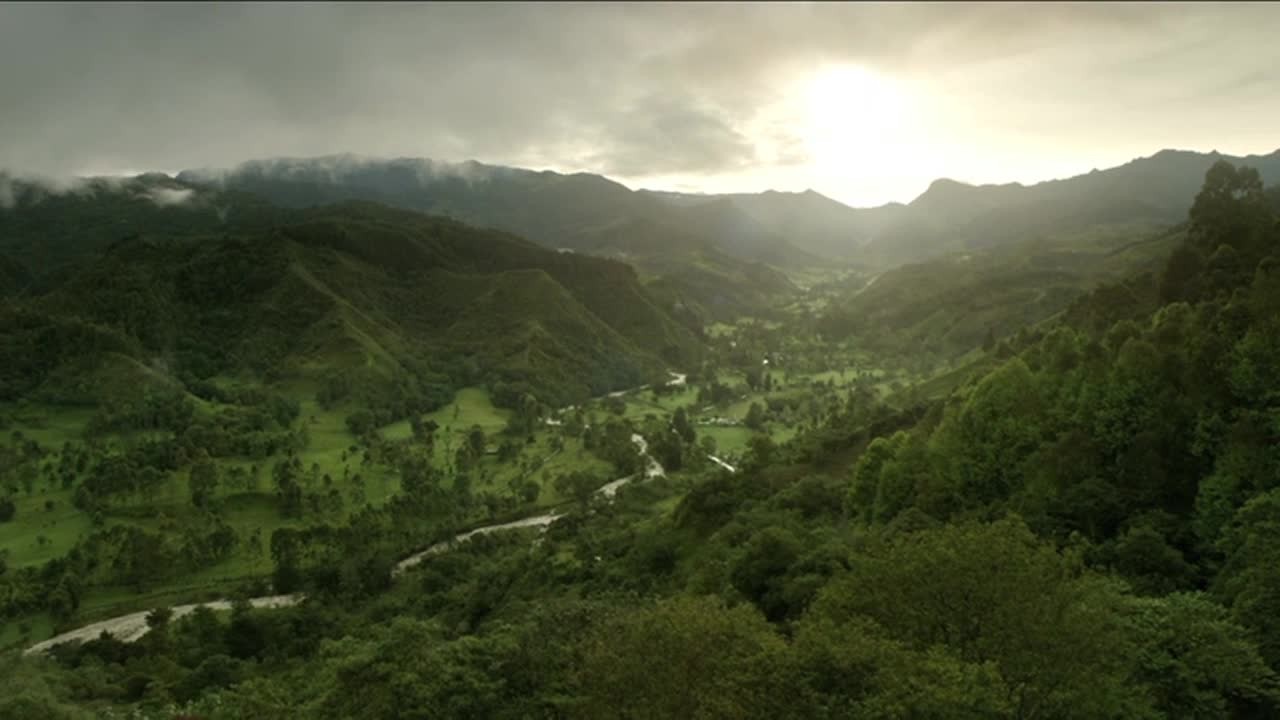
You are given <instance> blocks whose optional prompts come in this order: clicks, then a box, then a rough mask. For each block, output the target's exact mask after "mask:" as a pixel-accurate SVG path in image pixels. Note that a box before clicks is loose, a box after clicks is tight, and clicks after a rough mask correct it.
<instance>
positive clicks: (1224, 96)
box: [0, 3, 1280, 205]
mask: <svg viewBox="0 0 1280 720" xmlns="http://www.w3.org/2000/svg"><path fill="white" fill-rule="evenodd" d="M1278 28H1280V5H1278V4H1266V3H1257V4H1249V3H1242V4H1204V5H1199V4H1189V3H1160V4H1155V3H1134V4H1114V3H1107V4H1060V5H1053V4H1043V3H1028V4H1012V3H992V4H971V5H970V4H955V3H947V4H925V3H904V4H881V5H877V4H869V3H849V4H835V3H812V4H806V3H784V4H777V5H769V4H744V5H734V4H727V3H696V4H695V3H690V4H679V3H672V4H653V3H643V4H633V5H627V4H615V3H609V4H604V3H602V4H585V3H584V4H576V3H562V4H559V3H558V4H542V5H539V4H532V3H529V4H510V5H507V4H498V3H493V4H485V3H474V4H457V5H452V4H440V3H435V4H431V5H412V4H399V3H396V4H385V5H379V4H371V3H364V4H358V5H356V4H353V5H344V4H317V5H308V4H303V3H289V4H281V5H267V4H258V3H244V4H226V5H204V4H192V5H164V4H155V3H147V4H136V5H111V4H92V3H86V4H52V3H47V4H46V3H34V4H28V5H19V4H8V5H3V6H0V92H2V96H0V167H2V168H8V169H9V170H11V171H17V172H28V173H42V174H45V175H54V176H60V175H67V174H88V173H95V174H96V173H119V172H133V171H142V170H152V169H154V170H162V171H168V172H173V171H177V170H180V169H183V168H189V167H202V166H211V167H228V166H232V165H234V164H236V163H238V162H240V161H243V160H247V159H252V158H262V157H276V156H309V155H323V154H331V153H343V152H351V153H357V154H363V155H371V156H386V157H396V156H411V157H431V158H435V159H440V160H453V161H456V160H465V159H476V160H480V161H481V162H487V163H496V164H507V165H518V166H524V167H533V168H538V169H542V168H549V169H555V170H562V171H577V170H587V171H591V172H598V173H602V174H604V175H608V176H610V177H612V178H614V179H617V180H620V181H622V182H624V183H626V184H627V185H629V186H632V187H654V188H663V189H680V190H695V191H697V190H701V191H707V192H722V191H759V190H765V189H768V188H774V189H779V190H803V189H806V188H813V189H815V190H818V191H819V192H822V193H824V194H827V195H829V196H831V197H834V198H836V199H839V200H842V201H844V202H847V203H850V204H853V205H874V204H879V203H882V202H886V201H890V200H898V201H904V202H905V201H909V200H911V199H912V198H913V197H914V196H916V195H918V194H919V193H920V192H922V191H923V190H924V189H925V188H926V187H927V186H928V184H929V182H930V181H931V180H933V179H935V178H937V177H950V178H954V179H958V180H962V181H969V182H1006V181H1021V182H1033V181H1037V180H1043V179H1050V178H1054V177H1065V176H1069V175H1074V174H1079V173H1082V172H1088V171H1089V170H1090V169H1092V168H1094V167H1098V168H1103V167H1109V166H1113V165H1118V164H1122V163H1124V162H1126V161H1128V160H1129V159H1132V158H1134V157H1138V156H1144V155H1150V154H1152V153H1154V152H1156V151H1158V150H1160V149H1162V148H1167V147H1171V148H1180V149H1191V150H1201V151H1209V150H1214V149H1216V150H1219V151H1222V152H1226V153H1230V154H1241V155H1243V154H1249V153H1268V152H1271V151H1273V150H1275V149H1277V148H1278V147H1280V71H1277V68H1280V41H1278V40H1277V35H1276V32H1277V29H1278Z"/></svg>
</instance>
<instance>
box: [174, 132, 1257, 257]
mask: <svg viewBox="0 0 1280 720" xmlns="http://www.w3.org/2000/svg"><path fill="white" fill-rule="evenodd" d="M1220 159H1225V160H1228V161H1230V162H1232V163H1234V164H1237V165H1240V164H1243V165H1249V166H1251V167H1255V168H1257V169H1258V171H1259V172H1260V173H1261V175H1262V178H1263V181H1264V182H1265V183H1266V184H1269V185H1270V184H1274V183H1275V182H1277V181H1280V150H1277V151H1276V152H1273V153H1270V154H1268V155H1249V156H1245V157H1234V156H1228V155H1222V154H1221V153H1217V152H1211V153H1197V152H1189V151H1179V150H1162V151H1160V152H1158V153H1156V154H1154V155H1152V156H1150V157H1145V158H1139V159H1136V160H1133V161H1131V162H1129V163H1126V164H1124V165H1121V166H1119V167H1114V168H1109V169H1106V170H1094V171H1093V172H1090V173H1088V174H1085V175H1079V176H1075V177H1071V178H1066V179H1062V180H1050V181H1046V182H1041V183H1035V184H1032V185H1022V184H1019V183H1009V184H1004V185H970V184H966V183H962V182H958V181H955V180H950V179H939V180H937V181H935V182H933V183H932V184H931V185H930V186H929V188H928V189H927V190H926V191H925V192H924V193H922V194H921V195H920V196H919V197H917V198H915V199H914V200H912V201H911V202H910V203H907V204H900V203H890V204H887V205H882V206H879V207H873V208H852V207H849V206H847V205H844V204H842V203H839V202H837V201H835V200H832V199H830V198H828V197H825V196H823V195H821V194H820V193H817V192H814V191H813V190H808V191H805V192H800V193H789V192H776V191H767V192H763V193H755V194H728V195H700V194H687V193H673V192H661V191H651V190H631V189H628V188H627V187H625V186H624V185H622V184H620V183H617V182H615V181H613V180H610V179H608V178H605V177H602V176H599V175H593V174H589V173H574V174H560V173H555V172H551V171H541V172H535V171H532V170H523V169H518V168H510V167H503V166H494V165H485V164H481V163H478V162H474V161H471V162H465V163H458V164H450V163H441V162H436V161H432V160H426V159H411V158H399V159H395V160H375V159H367V158H360V157H357V156H353V155H340V156H329V157H320V158H310V159H275V160H259V161H252V162H248V163H244V164H242V165H240V166H238V167H236V168H233V169H230V170H188V171H183V172H181V173H179V174H178V175H177V178H176V179H177V180H178V181H180V182H184V183H190V184H192V185H195V186H206V187H207V186H214V187H220V188H224V189H229V190H239V191H247V192H253V193H257V194H260V195H261V196H263V197H265V198H268V199H270V200H272V201H273V202H276V203H280V204H282V205H286V206H296V207H303V206H310V205H317V204H323V203H327V202H333V201H336V200H344V199H364V200H372V201H376V202H382V203H386V204H389V205H393V206H397V207H403V208H408V209H414V210H420V211H424V212H431V213H437V214H442V215H447V216H450V217H455V218H457V219H459V220H462V221H464V222H467V223H470V224H474V225H479V226H482V227H494V228H499V229H503V230H507V231H509V232H515V233H519V234H521V235H523V236H525V237H527V238H529V239H530V240H533V241H534V242H537V243H540V244H542V245H546V246H548V247H553V248H565V249H573V250H576V251H584V252H604V253H615V254H620V255H622V256H625V257H628V259H630V260H631V261H633V262H635V263H636V264H637V265H643V263H644V262H645V260H646V259H648V258H652V257H653V256H654V255H656V254H662V253H667V254H670V253H672V252H679V251H682V250H687V249H693V248H697V249H702V248H705V247H708V246H710V247H715V248H717V249H719V250H721V251H722V252H723V253H724V254H725V255H728V256H731V257H734V258H737V259H740V260H744V261H748V262H764V263H768V264H771V265H775V266H780V267H803V266H813V265H819V264H823V263H825V262H830V261H832V260H839V261H855V262H858V263H862V264H866V265H875V266H880V267H887V266H891V265H896V264H901V263H904V262H913V261H917V260H922V259H925V258H928V257H932V256H936V255H938V254H942V253H945V252H949V251H956V250H963V249H973V248H980V247H985V246H991V245H999V244H1004V243H1008V242H1012V241H1017V240H1024V239H1033V238H1035V237H1038V236H1042V235H1046V234H1050V233H1060V232H1066V233H1071V232H1078V231H1081V230H1085V229H1088V228H1090V227H1096V226H1102V225H1110V224H1115V223H1153V224H1174V223H1177V222H1180V221H1182V220H1183V219H1185V217H1186V212H1187V209H1188V208H1189V207H1190V205H1191V201H1192V199H1193V198H1194V196H1195V193H1196V191H1197V190H1198V188H1199V187H1200V184H1201V182H1202V181H1203V179H1204V173H1205V171H1206V170H1207V169H1208V168H1209V166H1211V165H1212V164H1213V163H1214V162H1215V161H1217V160H1220Z"/></svg>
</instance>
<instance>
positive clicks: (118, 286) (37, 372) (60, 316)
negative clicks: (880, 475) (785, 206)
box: [0, 203, 699, 403]
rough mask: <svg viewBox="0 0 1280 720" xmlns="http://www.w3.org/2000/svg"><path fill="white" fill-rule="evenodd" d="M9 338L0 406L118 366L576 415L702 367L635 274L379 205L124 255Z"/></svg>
mask: <svg viewBox="0 0 1280 720" xmlns="http://www.w3.org/2000/svg"><path fill="white" fill-rule="evenodd" d="M0 333H3V335H4V336H5V339H6V342H5V343H4V353H5V355H6V358H5V362H4V363H3V365H4V367H5V368H6V373H5V376H4V377H5V381H4V385H3V396H4V397H5V398H6V399H16V398H19V397H24V396H27V395H28V394H29V393H32V392H35V391H36V390H37V389H38V388H40V387H42V386H44V385H45V384H46V382H45V381H46V380H47V379H48V378H49V377H50V376H58V375H65V374H66V373H68V372H69V370H68V369H67V368H68V365H69V364H71V365H75V364H78V363H83V362H85V357H86V356H88V355H97V354H100V353H101V352H111V353H117V354H121V355H124V356H126V357H129V358H131V359H133V360H135V361H137V362H138V363H140V364H142V365H145V366H157V367H162V368H165V371H164V372H166V373H167V374H169V375H171V376H173V377H175V378H181V379H184V380H187V381H190V380H193V379H194V380H200V379H204V378H208V377H213V376H222V375H236V374H245V375H261V376H263V377H267V378H269V379H285V378H294V379H303V380H309V381H314V382H319V381H321V380H323V379H324V378H326V377H332V376H334V375H335V374H338V373H353V374H354V375H355V376H357V377H367V378H368V380H369V381H370V382H374V381H379V380H381V381H387V382H390V381H391V380H392V379H394V378H397V377H400V376H404V375H406V374H407V375H410V376H414V377H417V378H419V380H421V381H422V382H424V383H427V384H428V385H438V386H440V387H448V386H449V385H451V384H458V385H460V384H462V383H469V382H473V381H477V380H479V381H483V382H485V383H487V384H489V385H491V386H497V385H503V384H505V385H508V386H512V387H527V388H529V389H530V390H532V391H534V392H535V394H537V395H539V396H540V397H541V398H542V399H543V400H544V401H546V402H556V403H567V402H571V401H575V400H580V399H582V398H585V397H587V396H590V395H594V394H599V393H601V392H604V391H607V390H613V389H617V388H620V387H626V386H630V385H636V384H640V383H642V382H645V381H647V380H648V379H650V378H652V377H655V376H658V375H659V374H660V373H661V372H662V370H664V368H665V366H667V365H668V364H676V365H678V364H681V363H684V362H689V361H690V360H691V359H693V358H694V357H696V355H697V353H698V351H699V350H698V341H697V340H696V338H695V335H694V333H693V332H692V331H690V330H689V329H688V328H686V327H684V326H681V325H679V324H677V323H676V322H674V321H673V320H672V319H671V318H670V317H669V316H668V315H666V314H665V313H664V312H663V311H662V310H660V309H659V308H658V307H657V306H655V305H654V301H653V300H652V298H651V297H650V295H649V294H648V293H646V292H645V290H644V289H643V288H642V287H641V286H640V284H639V282H638V280H637V279H636V276H635V273H634V271H633V270H632V269H631V268H629V267H628V266H626V265H623V264H621V263H617V262H614V261H610V260H606V259H603V258H591V257H583V256H573V255H565V254H559V253H555V252H551V251H548V250H545V249H542V248H539V247H537V246H535V245H532V244H531V243H528V242H526V241H523V240H520V239H519V238H516V237H513V236H509V235H506V234H503V233H498V232H492V231H481V230H476V229H474V228H469V227H467V226H465V225H462V224H460V223H458V222H455V221H451V220H446V219H441V218H431V217H427V216H422V215H418V214H416V213H411V212H406V211H396V210H391V209H388V208H383V207H380V206H376V205H372V204H368V203H352V204H347V205H343V206H338V207H330V208H319V209H315V210H307V211H300V212H294V213H292V214H291V215H290V217H289V221H288V222H284V223H280V224H270V225H267V226H264V227H262V228H259V229H255V230H252V231H245V232H244V234H240V235H236V236H225V237H188V238H182V237H179V238H176V239H166V240H157V239H153V238H149V237H146V238H130V239H127V240H123V241H119V242H117V243H115V244H113V245H111V246H110V247H109V248H108V249H107V250H106V251H105V253H104V255H103V256H102V257H101V258H99V259H98V260H97V261H95V262H94V263H92V264H85V265H83V266H82V267H81V268H80V269H79V270H78V271H76V272H74V273H73V274H72V275H71V276H70V277H69V278H67V279H65V280H64V281H62V282H60V284H59V285H58V286H57V287H55V288H53V289H52V290H49V291H47V292H44V293H42V294H39V295H36V296H34V297H31V298H29V299H26V300H24V301H23V302H21V303H19V304H17V305H15V306H14V307H12V308H8V309H6V311H5V314H4V316H3V319H2V320H0ZM51 337H56V338H59V342H50V341H49V338H51ZM468 368H470V369H468ZM475 368H483V372H481V373H480V374H481V375H482V376H483V377H470V376H471V375H475V374H476V373H477V372H480V371H477V370H475ZM445 399H447V394H445Z"/></svg>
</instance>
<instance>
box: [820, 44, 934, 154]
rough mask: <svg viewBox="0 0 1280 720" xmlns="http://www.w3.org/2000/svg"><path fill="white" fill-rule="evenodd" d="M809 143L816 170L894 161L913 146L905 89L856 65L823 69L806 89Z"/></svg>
mask: <svg viewBox="0 0 1280 720" xmlns="http://www.w3.org/2000/svg"><path fill="white" fill-rule="evenodd" d="M804 102H806V126H807V127H806V128H805V140H806V141H807V143H808V146H809V152H810V155H811V157H812V158H813V161H814V163H815V164H817V165H819V166H826V167H830V168H835V167H841V166H843V167H846V168H847V167H848V166H849V165H851V164H852V165H856V166H863V167H865V166H867V165H878V164H880V163H883V162H888V161H891V157H892V155H893V153H894V151H895V150H894V149H895V148H900V147H901V146H902V144H903V143H904V142H906V141H908V138H909V134H908V133H909V132H910V131H909V129H908V127H907V125H908V124H909V123H910V122H911V121H912V120H913V117H912V112H911V110H912V108H911V102H910V97H909V96H908V94H907V93H906V92H905V91H904V90H903V89H902V87H901V86H900V85H898V84H897V83H895V82H894V81H892V80H890V79H888V78H886V77H884V76H881V75H879V74H877V73H875V72H873V71H871V70H868V69H866V68H863V67H859V66H856V65H836V66H831V67H827V68H824V69H823V70H821V71H820V72H818V73H817V74H816V75H814V76H813V77H812V79H810V80H809V82H808V84H807V86H806V87H805V97H804Z"/></svg>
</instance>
